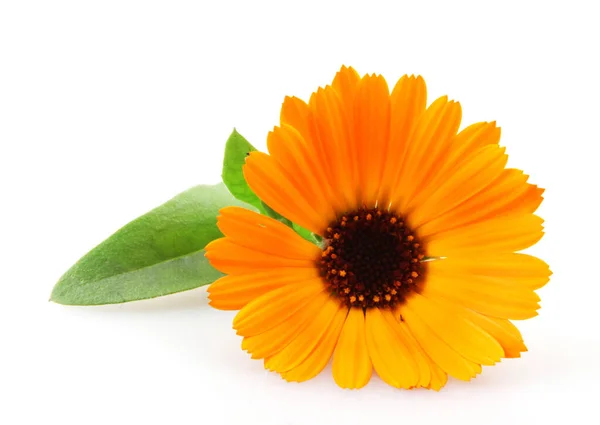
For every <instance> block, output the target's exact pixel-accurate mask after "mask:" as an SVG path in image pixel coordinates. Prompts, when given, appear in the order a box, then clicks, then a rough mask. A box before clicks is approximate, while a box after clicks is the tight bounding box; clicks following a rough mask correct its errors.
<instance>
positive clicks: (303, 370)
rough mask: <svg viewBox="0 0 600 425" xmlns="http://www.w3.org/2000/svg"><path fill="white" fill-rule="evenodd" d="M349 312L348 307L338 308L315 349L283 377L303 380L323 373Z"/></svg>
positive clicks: (288, 379) (297, 380)
mask: <svg viewBox="0 0 600 425" xmlns="http://www.w3.org/2000/svg"><path fill="white" fill-rule="evenodd" d="M347 314H348V309H341V308H340V309H338V311H337V313H336V315H335V317H334V318H333V320H332V321H331V323H330V324H329V326H328V327H327V330H326V331H325V333H324V334H323V336H322V337H321V338H320V339H319V341H318V342H317V343H316V346H315V348H314V350H313V351H312V352H311V353H310V355H309V356H308V357H307V358H306V359H304V361H303V362H302V363H300V364H299V365H298V366H296V367H294V368H293V369H291V370H289V371H287V372H282V373H281V376H282V377H283V379H285V380H286V381H296V382H302V381H307V380H309V379H312V378H314V377H315V376H317V375H318V374H319V373H321V371H322V370H323V369H324V368H325V366H327V363H329V359H330V358H331V355H332V354H333V350H334V348H335V346H336V344H337V342H338V339H339V336H340V333H341V332H342V328H343V326H344V322H345V321H346V316H347Z"/></svg>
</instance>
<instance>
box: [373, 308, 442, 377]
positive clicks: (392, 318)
mask: <svg viewBox="0 0 600 425" xmlns="http://www.w3.org/2000/svg"><path fill="white" fill-rule="evenodd" d="M382 313H383V316H384V317H385V319H386V320H387V322H388V324H389V325H390V327H391V328H392V330H393V331H394V332H395V334H396V337H397V338H398V340H399V341H400V343H401V344H402V345H404V346H405V347H406V348H407V349H408V351H409V352H410V355H411V357H412V360H413V362H414V364H415V366H416V369H417V371H418V372H419V380H418V382H417V386H419V387H427V386H429V385H430V383H431V369H430V362H429V360H428V359H427V355H426V354H425V353H424V352H423V350H422V349H421V347H420V346H419V344H418V343H417V341H416V340H415V338H414V337H413V336H412V334H411V333H410V330H409V329H408V327H407V326H406V324H405V323H404V322H403V321H401V320H400V319H399V317H400V313H397V314H395V313H394V312H392V310H390V309H386V310H383V311H382Z"/></svg>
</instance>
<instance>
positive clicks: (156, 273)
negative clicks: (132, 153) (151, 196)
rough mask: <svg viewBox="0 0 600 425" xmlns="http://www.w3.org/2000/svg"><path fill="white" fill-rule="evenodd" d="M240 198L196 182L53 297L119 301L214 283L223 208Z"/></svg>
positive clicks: (83, 263) (75, 270)
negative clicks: (214, 245)
mask: <svg viewBox="0 0 600 425" xmlns="http://www.w3.org/2000/svg"><path fill="white" fill-rule="evenodd" d="M228 205H238V206H246V207H247V205H244V204H243V203H241V202H239V201H236V200H235V199H234V198H233V197H232V196H231V194H230V193H229V192H228V191H227V188H226V187H225V186H224V185H223V184H222V183H220V184H218V185H215V186H204V185H200V186H195V187H193V188H191V189H189V190H187V191H185V192H183V193H181V194H179V195H177V196H176V197H174V198H173V199H171V200H170V201H168V202H166V203H165V204H163V205H161V206H159V207H158V208H155V209H154V210H152V211H150V212H148V213H146V214H144V215H143V216H141V217H139V218H137V219H135V220H133V221H132V222H130V223H129V224H127V225H125V226H124V227H122V228H121V229H120V230H118V231H117V232H116V233H114V234H113V235H112V236H110V237H109V238H108V239H106V240H105V241H104V242H102V243H101V244H100V245H98V246H97V247H95V248H94V249H92V250H91V251H90V252H89V253H87V254H86V255H85V256H84V257H83V258H81V259H80V260H79V261H78V262H77V263H76V264H75V265H74V266H73V267H71V269H69V270H68V271H67V272H66V273H65V274H64V275H63V276H62V277H61V278H60V280H59V281H58V283H57V284H56V286H55V287H54V289H53V291H52V295H51V298H50V299H51V301H54V302H57V303H59V304H69V305H99V304H114V303H123V302H127V301H134V300H141V299H147V298H154V297H158V296H161V295H167V294H172V293H175V292H180V291H185V290H188V289H193V288H197V287H199V286H202V285H207V284H209V283H212V282H213V281H214V280H216V279H218V278H219V277H221V276H222V275H221V273H219V272H218V271H217V270H215V269H214V268H212V267H211V266H210V264H209V263H208V261H207V260H206V258H205V257H204V251H203V249H204V247H205V246H206V244H207V243H209V242H211V241H212V240H214V239H217V238H219V237H221V232H220V231H219V229H218V228H217V226H216V217H217V214H218V211H219V209H221V208H223V207H225V206H228Z"/></svg>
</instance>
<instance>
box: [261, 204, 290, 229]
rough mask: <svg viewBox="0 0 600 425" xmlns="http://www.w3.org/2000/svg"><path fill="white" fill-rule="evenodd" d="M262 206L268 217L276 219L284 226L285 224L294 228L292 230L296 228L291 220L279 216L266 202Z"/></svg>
mask: <svg viewBox="0 0 600 425" xmlns="http://www.w3.org/2000/svg"><path fill="white" fill-rule="evenodd" d="M261 205H262V207H263V210H264V212H265V215H267V216H269V217H271V218H274V219H275V220H277V221H280V222H282V223H283V224H285V225H286V226H288V227H292V228H293V227H294V224H293V223H292V222H291V221H290V220H288V219H287V218H285V217H284V216H282V215H281V214H279V213H278V212H277V211H275V210H274V209H273V208H271V207H270V206H268V205H267V204H265V203H264V202H261Z"/></svg>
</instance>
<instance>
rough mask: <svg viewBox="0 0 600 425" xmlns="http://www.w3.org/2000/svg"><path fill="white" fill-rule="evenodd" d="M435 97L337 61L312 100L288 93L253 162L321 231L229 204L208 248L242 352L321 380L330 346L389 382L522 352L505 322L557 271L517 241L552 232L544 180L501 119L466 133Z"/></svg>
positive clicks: (452, 108) (362, 378)
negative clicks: (506, 140)
mask: <svg viewBox="0 0 600 425" xmlns="http://www.w3.org/2000/svg"><path fill="white" fill-rule="evenodd" d="M426 103H427V99H426V87H425V82H424V81H423V79H422V78H421V77H414V76H411V77H408V76H404V77H402V78H401V79H400V80H399V81H398V82H397V83H396V85H395V87H394V88H393V90H392V92H391V93H390V92H389V90H388V86H387V83H386V81H385V79H384V78H383V77H381V76H378V75H366V76H364V77H362V78H361V77H360V76H359V75H358V74H357V73H356V71H354V70H353V69H352V68H346V67H342V69H341V70H340V72H338V73H337V75H336V76H335V78H334V80H333V83H332V84H331V86H327V87H325V88H319V89H318V90H317V92H315V93H314V94H313V95H312V96H311V98H310V101H309V102H308V104H307V103H305V102H303V101H302V100H300V99H298V98H295V97H291V98H290V97H288V98H286V99H285V101H284V103H283V107H282V110H281V123H280V125H279V127H275V129H274V130H273V131H272V132H271V133H270V134H269V137H268V149H269V154H268V155H267V154H265V153H261V152H252V153H251V154H250V156H249V157H248V158H247V161H246V165H245V166H244V175H245V178H246V181H247V183H248V185H249V186H250V188H251V189H252V190H253V191H254V192H255V193H256V194H257V195H258V197H259V198H261V199H262V200H263V201H264V202H265V203H266V204H267V205H269V206H270V207H271V208H272V209H274V210H275V211H277V212H278V213H279V214H281V215H283V216H284V217H286V218H288V219H290V220H291V221H293V222H294V223H297V224H298V225H300V226H302V227H304V228H306V229H308V230H310V231H311V232H313V233H315V234H317V235H320V236H322V238H323V240H322V243H321V246H317V245H315V244H312V243H310V242H308V241H306V240H305V239H303V238H302V237H300V236H299V235H298V234H297V233H295V232H294V231H293V230H292V229H291V228H290V227H287V226H286V225H284V224H282V223H280V222H278V221H276V220H273V219H271V218H269V217H266V216H262V215H259V214H257V213H254V212H251V211H248V210H244V209H241V208H235V207H231V208H225V209H223V210H222V211H221V215H220V216H219V228H220V229H221V231H222V232H223V234H224V235H225V237H224V238H222V239H219V240H216V241H214V242H212V243H211V244H209V245H208V246H207V248H206V251H207V253H206V256H207V257H208V258H209V260H210V262H211V264H212V265H213V266H214V267H216V268H217V269H218V270H220V271H222V272H223V273H225V274H227V276H225V277H223V278H222V279H220V280H218V281H217V282H215V283H214V284H212V285H211V286H210V288H209V293H210V303H211V305H212V306H213V307H215V308H219V309H224V310H238V309H239V310H240V311H239V313H238V314H237V316H236V317H235V320H234V322H233V327H234V328H235V329H236V331H237V333H238V334H239V335H241V336H243V342H242V348H243V349H245V350H247V351H248V352H249V353H251V354H252V358H255V359H264V364H265V367H266V368H267V369H269V370H272V371H276V372H278V373H279V374H280V375H281V376H282V377H283V378H284V379H286V380H288V381H305V380H308V379H311V378H313V377H314V376H316V375H317V374H319V373H320V372H321V371H322V370H323V369H324V368H325V366H326V365H327V364H328V362H329V360H330V359H331V357H333V377H334V379H335V381H336V382H337V384H338V385H339V386H341V387H344V388H360V387H362V386H364V385H366V384H367V382H368V381H369V379H370V378H371V375H372V371H373V369H375V371H376V372H377V374H378V375H379V376H380V377H381V379H383V380H384V381H385V382H387V383H388V384H390V385H393V386H395V387H399V388H415V387H424V388H432V389H435V390H439V389H440V388H441V387H443V386H444V384H445V383H446V381H447V376H448V375H450V376H453V377H455V378H458V379H463V380H470V379H471V378H473V377H475V376H476V375H477V374H478V373H480V372H481V365H493V364H494V363H496V362H498V361H500V359H502V358H504V357H519V356H520V353H521V352H523V351H526V347H525V345H524V343H523V340H522V337H521V334H520V333H519V331H518V330H517V328H516V327H515V326H514V325H513V324H512V323H511V322H510V320H513V319H527V318H530V317H533V316H535V315H536V314H537V313H536V310H537V309H538V308H539V305H538V301H539V298H538V296H537V295H536V293H535V292H534V291H535V290H536V289H538V288H540V287H542V286H543V285H544V284H546V282H547V281H548V279H549V276H550V271H549V269H548V266H547V265H546V264H545V263H544V262H543V261H541V260H539V259H537V258H535V257H533V256H530V255H526V254H522V253H516V252H517V251H520V250H523V249H525V248H527V247H529V246H531V245H533V244H534V243H536V242H537V241H538V240H539V239H540V238H541V237H542V235H543V231H542V219H540V218H539V217H538V216H536V215H534V212H535V210H536V209H537V208H538V206H539V205H540V203H541V201H542V193H543V189H539V188H538V187H537V186H535V185H532V184H529V183H527V179H528V176H527V175H525V174H523V172H522V171H520V170H516V169H510V168H505V166H506V162H507V155H506V154H505V152H504V151H505V149H504V148H502V147H500V146H499V145H498V142H499V139H500V129H499V128H498V127H496V125H495V123H493V122H492V123H487V122H482V123H477V124H473V125H470V126H468V127H466V128H465V129H463V130H462V131H460V132H458V129H459V126H460V121H461V107H460V104H458V103H456V102H453V101H449V100H448V99H447V97H441V98H439V99H437V100H435V101H434V102H433V103H432V104H431V105H429V107H426Z"/></svg>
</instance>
